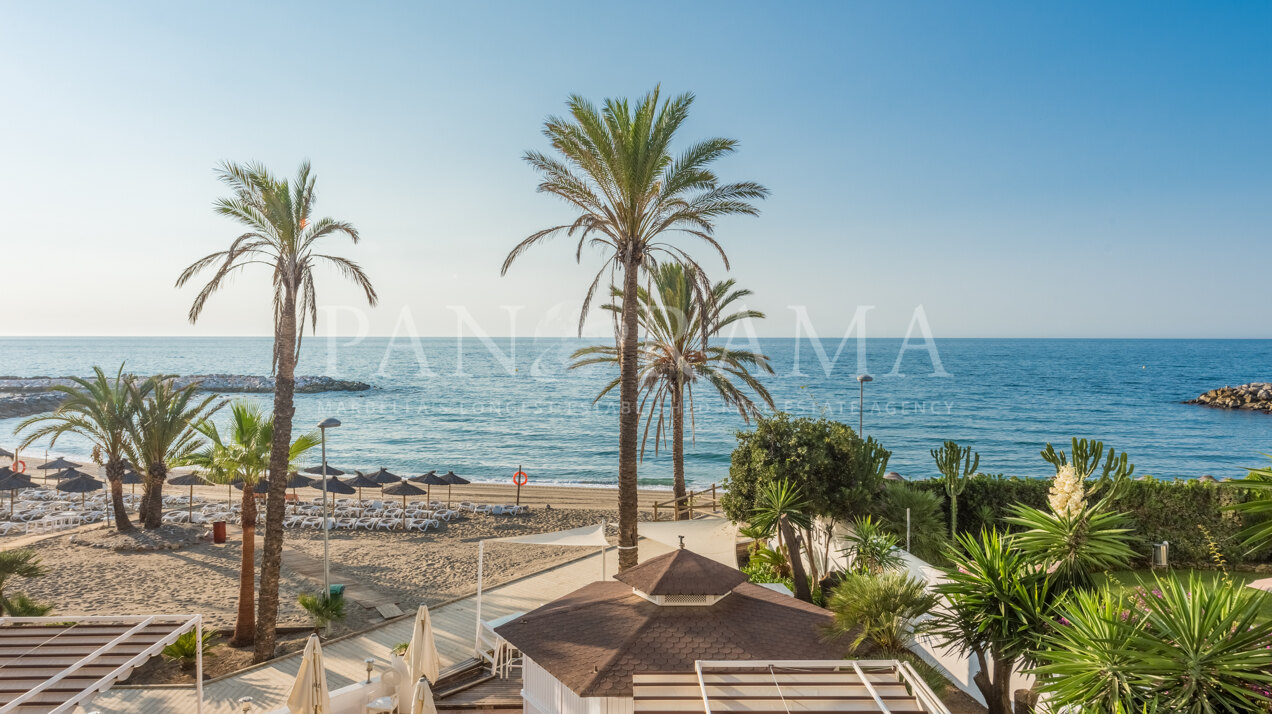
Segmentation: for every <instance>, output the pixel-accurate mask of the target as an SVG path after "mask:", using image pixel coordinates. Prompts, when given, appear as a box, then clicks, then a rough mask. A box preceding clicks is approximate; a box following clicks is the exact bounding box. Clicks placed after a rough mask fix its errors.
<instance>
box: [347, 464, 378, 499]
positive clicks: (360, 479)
mask: <svg viewBox="0 0 1272 714" xmlns="http://www.w3.org/2000/svg"><path fill="white" fill-rule="evenodd" d="M345 484H346V485H347V486H351V487H353V488H356V489H358V505H359V506H361V505H362V489H364V488H383V487H384V484H381V483H376V482H375V481H372V480H371V479H369V478H367V475H366V474H364V473H362V472H361V471H359V472H358V475H357V476H354V477H353V478H351V479H349V480H348V481H345Z"/></svg>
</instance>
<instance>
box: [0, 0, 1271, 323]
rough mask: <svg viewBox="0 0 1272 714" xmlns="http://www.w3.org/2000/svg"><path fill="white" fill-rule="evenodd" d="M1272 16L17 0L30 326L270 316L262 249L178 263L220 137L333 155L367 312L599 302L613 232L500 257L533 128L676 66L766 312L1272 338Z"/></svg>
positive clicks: (535, 144)
mask: <svg viewBox="0 0 1272 714" xmlns="http://www.w3.org/2000/svg"><path fill="white" fill-rule="evenodd" d="M1269 38H1272V4H1269V3H1266V2H1232V3H1209V4H1203V3H1176V2H1165V3H1163V2H1133V3H1076V2H1075V3H1051V4H1048V5H1045V6H1044V5H1042V4H1038V3H1020V2H1003V3H944V2H906V3H897V2H833V3H825V4H823V5H821V6H815V5H812V4H808V5H802V6H800V7H798V8H796V7H794V6H781V5H775V4H772V3H690V4H686V3H666V4H663V3H656V2H641V3H624V4H616V3H597V2H586V3H585V2H580V3H569V4H566V3H560V4H540V3H502V4H500V3H487V4H480V5H478V4H472V3H446V4H445V5H444V6H442V7H420V6H419V4H417V3H402V4H400V5H394V4H389V3H378V4H361V3H358V4H354V3H330V4H329V3H314V2H305V3H295V4H287V5H283V4H267V3H259V4H258V3H234V2H209V3H201V4H198V5H195V4H194V3H171V2H163V3H158V2H157V3H152V4H138V3H122V2H121V3H109V4H107V3H5V4H4V5H3V7H2V8H0V97H2V98H0V246H2V247H3V251H2V253H0V254H2V255H3V258H4V262H5V274H6V277H5V286H6V287H5V289H4V290H3V291H2V292H0V295H2V297H0V307H2V308H3V314H4V319H3V321H0V333H3V334H11V335H14V334H16V335H23V334H67V335H75V334H107V335H113V334H125V335H126V334H138V335H154V334H174V335H222V334H267V333H268V332H269V310H268V307H267V306H268V302H267V301H268V295H267V292H266V288H265V286H266V284H267V281H268V278H267V276H266V275H265V274H263V273H256V274H252V275H249V276H245V277H244V278H242V279H240V280H239V281H238V282H237V283H236V284H235V285H234V286H233V287H232V288H231V289H230V290H229V291H228V292H226V293H224V294H223V295H221V296H220V297H218V298H216V299H215V301H214V302H213V303H212V304H211V307H210V308H209V310H208V312H207V314H206V317H205V318H204V319H203V321H202V322H201V323H200V324H199V325H197V326H190V325H188V324H187V323H186V322H185V319H184V316H185V311H186V308H187V307H188V304H189V300H190V298H191V297H192V292H191V291H189V290H186V291H177V290H175V289H174V288H173V287H172V283H173V279H174V278H175V277H176V276H177V274H178V273H179V271H180V270H181V269H182V268H183V267H184V266H185V265H186V264H188V263H189V262H191V261H192V260H194V259H195V258H197V257H199V256H201V255H203V254H205V253H208V252H211V251H213V250H215V249H218V248H221V247H223V246H225V245H226V244H228V242H229V240H230V239H231V238H232V237H233V236H234V235H236V233H235V226H234V225H233V224H231V223H229V222H228V221H226V220H224V219H221V218H218V217H216V216H214V215H212V213H211V210H210V205H211V202H212V200H213V199H214V198H215V197H216V196H218V195H220V193H221V189H220V186H219V184H218V183H217V182H216V181H215V179H214V177H213V173H212V168H213V166H214V165H215V164H216V163H217V162H219V161H221V160H224V159H232V160H260V161H263V162H265V163H267V164H268V165H270V166H271V167H274V168H275V170H276V171H279V172H282V173H287V174H290V173H291V172H292V171H293V170H294V167H295V166H296V165H297V163H298V162H299V161H300V160H301V159H302V158H305V157H308V158H310V159H311V160H312V161H313V162H314V165H315V168H316V170H317V172H318V175H319V190H320V195H321V200H320V203H319V208H320V212H321V213H324V214H328V215H332V216H336V217H339V218H344V219H347V220H350V221H352V222H354V223H355V224H356V225H357V226H359V228H360V229H361V230H362V232H363V235H364V237H365V241H364V243H363V244H362V245H359V246H357V247H351V246H346V245H340V246H338V247H337V249H338V250H339V251H341V252H342V253H344V254H345V255H348V256H350V257H353V258H355V259H357V260H359V261H360V262H361V263H362V264H363V265H364V266H365V267H366V269H367V270H368V271H369V272H370V273H371V275H372V277H373V279H374V280H375V282H376V284H377V285H378V286H379V288H380V290H381V294H382V296H383V306H382V307H380V308H378V309H376V310H374V311H370V312H368V313H367V317H368V323H367V327H368V329H369V330H370V332H371V333H372V334H381V335H383V334H390V333H392V332H393V331H394V330H395V325H398V322H399V320H400V319H402V317H403V314H404V313H403V310H404V309H407V310H409V315H410V317H411V319H412V320H413V322H414V324H415V326H416V329H417V330H418V331H419V333H420V334H425V335H448V334H454V333H455V331H456V330H457V324H458V323H457V317H456V313H455V312H454V311H452V310H449V309H447V306H449V305H463V306H465V307H466V308H467V309H468V310H469V312H470V313H471V314H472V315H473V316H474V318H475V319H476V320H477V321H478V322H479V323H480V324H481V325H482V326H483V329H485V330H486V331H487V332H489V333H491V334H507V333H508V332H509V330H510V329H515V330H516V332H517V333H519V334H571V332H572V326H573V324H574V316H575V314H576V310H577V307H578V305H579V302H580V298H581V295H582V293H583V290H584V288H585V286H586V283H587V281H588V280H589V279H590V276H591V275H592V273H593V272H594V270H595V266H596V258H595V257H594V256H593V257H592V258H590V259H588V258H585V261H584V265H583V266H577V265H575V264H574V261H573V251H572V246H571V245H569V244H568V243H567V242H565V241H561V242H558V243H553V244H549V245H548V246H545V247H543V248H540V249H538V250H536V251H535V252H534V253H533V254H531V255H530V256H529V257H528V258H527V259H526V260H525V261H524V262H522V263H521V264H519V265H518V266H516V267H515V268H514V270H513V272H512V274H511V275H510V276H508V277H506V278H500V277H499V272H498V271H499V264H500V262H501V260H502V258H503V256H504V254H505V253H506V251H507V250H508V249H509V248H510V247H511V246H512V245H513V244H515V242H516V241H517V240H519V239H520V238H521V237H523V236H524V235H526V234H527V233H529V232H531V231H532V230H534V229H537V228H539V227H542V226H545V225H549V224H551V223H552V222H555V221H558V220H560V219H561V218H562V217H564V216H565V215H566V213H565V208H564V207H563V206H562V205H561V204H559V203H557V202H556V201H554V200H553V199H551V198H548V197H546V196H542V195H538V194H536V193H535V191H534V186H535V176H534V174H533V173H532V172H531V171H530V170H529V169H528V168H527V167H526V166H525V165H524V164H523V163H522V161H521V159H520V155H521V153H522V152H523V151H524V150H526V149H530V148H543V147H544V141H543V140H542V138H541V136H540V134H539V130H540V127H541V125H542V122H543V119H544V118H545V117H546V116H547V115H549V114H552V113H557V112H559V111H560V110H561V108H562V104H563V101H564V100H565V98H566V96H567V95H568V94H569V93H571V92H577V93H580V94H583V95H585V96H589V97H593V98H596V99H600V98H603V97H606V96H615V95H628V96H635V95H638V94H640V93H642V92H644V91H646V90H648V89H649V88H651V87H653V86H654V85H655V84H657V83H662V86H663V88H664V91H666V92H671V93H675V92H681V91H693V92H695V93H696V94H697V96H698V100H697V104H696V105H695V109H694V112H693V116H692V119H691V121H690V123H689V124H688V126H687V127H686V128H685V130H684V138H685V139H686V140H690V139H695V138H699V137H704V136H708V135H723V136H728V137H732V138H735V139H738V140H740V141H741V150H740V152H739V153H738V154H737V155H736V156H734V157H731V158H729V159H728V160H726V161H724V162H722V163H721V164H720V166H719V171H720V173H721V174H722V175H723V176H724V177H725V178H727V179H750V180H756V181H760V182H762V183H764V184H766V185H767V186H769V187H770V188H771V189H772V191H773V195H772V198H771V199H770V200H769V201H767V202H765V204H764V206H763V209H764V213H763V215H762V216H761V217H760V218H758V219H736V220H728V221H725V222H724V223H723V224H722V225H721V226H720V236H721V239H722V241H723V242H724V244H725V245H726V246H727V248H728V251H729V253H730V256H731V258H732V260H733V264H734V269H733V271H732V277H734V278H736V279H737V280H738V281H739V283H740V284H742V285H744V286H746V287H749V288H751V289H753V290H754V291H755V293H756V296H755V299H754V301H753V303H752V306H753V307H756V308H759V309H762V310H765V311H767V312H768V313H769V315H770V317H769V319H768V320H766V321H764V322H763V323H761V324H759V325H757V331H758V332H759V333H760V334H761V335H773V336H786V335H791V334H793V332H794V326H795V320H794V313H793V312H792V311H791V310H790V309H789V308H788V306H791V305H802V306H806V307H807V310H808V314H809V316H810V318H811V320H812V322H813V323H814V325H815V326H816V329H817V330H818V332H819V333H820V334H821V335H822V336H835V337H837V336H839V335H842V333H843V330H844V329H845V328H846V327H847V325H848V323H849V321H850V319H851V317H852V315H853V312H854V308H855V306H856V305H859V304H866V305H875V306H877V307H876V309H875V310H873V311H872V312H870V313H869V323H868V328H869V331H870V334H872V335H878V336H888V335H891V336H895V335H899V334H902V333H904V331H905V329H906V326H907V324H908V323H909V321H910V317H911V314H912V313H913V311H914V309H915V307H916V306H918V305H923V306H924V309H925V310H926V314H927V317H928V320H929V322H930V324H931V326H932V329H933V331H934V333H935V334H936V335H937V336H938V337H940V336H949V337H956V336H987V337H1000V336H1006V337H1010V336H1044V337H1045V336H1058V337H1059V336H1092V337H1105V336H1126V337H1152V336H1160V337H1272V321H1269V318H1268V314H1269V313H1268V302H1269V301H1268V288H1267V285H1266V280H1267V270H1266V266H1267V264H1268V260H1269V258H1270V257H1272V40H1270V39H1269ZM704 255H705V253H704ZM708 265H711V266H714V269H715V271H716V272H717V273H718V274H723V271H722V268H721V267H720V266H719V265H718V263H715V262H711V261H709V262H708ZM320 296H321V297H322V298H323V300H324V301H325V302H328V303H330V304H335V305H355V304H357V303H356V301H355V299H354V294H353V293H352V292H351V291H350V290H348V289H346V288H344V287H343V285H342V284H341V282H340V280H339V279H337V278H335V276H329V277H328V278H327V279H326V280H325V283H324V285H323V287H322V288H321V292H320ZM503 305H524V306H525V307H524V308H523V309H522V310H521V311H520V312H519V313H518V320H517V323H516V326H515V328H510V327H509V321H508V318H507V313H506V312H504V311H503V310H502V309H501V308H500V306H503ZM357 326H358V325H357V324H356V321H355V320H354V318H353V317H352V315H351V314H350V313H344V314H342V315H341V316H340V317H339V319H338V320H335V321H334V322H332V323H329V324H326V325H324V326H323V328H321V330H320V331H325V330H328V329H331V330H335V331H337V332H342V333H348V332H352V331H354V330H355V329H356V328H357Z"/></svg>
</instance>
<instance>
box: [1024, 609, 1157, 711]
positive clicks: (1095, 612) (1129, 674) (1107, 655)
mask: <svg viewBox="0 0 1272 714" xmlns="http://www.w3.org/2000/svg"><path fill="white" fill-rule="evenodd" d="M1059 622H1060V626H1058V627H1056V628H1054V630H1053V631H1052V633H1051V634H1049V635H1048V636H1047V638H1046V642H1045V644H1044V646H1043V647H1042V649H1041V650H1039V652H1038V659H1039V660H1040V661H1041V662H1042V664H1041V665H1040V666H1039V667H1037V668H1036V669H1034V670H1033V674H1034V675H1035V676H1037V678H1038V689H1039V690H1040V691H1043V692H1046V693H1047V694H1048V695H1049V696H1050V697H1051V700H1050V701H1052V702H1054V703H1055V704H1056V705H1057V706H1058V707H1062V706H1072V707H1075V708H1077V709H1078V710H1080V711H1101V712H1119V713H1122V714H1131V713H1132V712H1135V711H1136V708H1137V704H1138V702H1139V700H1140V699H1141V698H1142V697H1141V696H1140V693H1139V692H1138V691H1137V688H1138V687H1139V686H1140V684H1139V683H1140V681H1141V680H1140V676H1139V675H1138V674H1137V669H1138V662H1139V657H1138V656H1137V655H1136V653H1135V652H1133V651H1132V650H1131V643H1132V642H1133V641H1134V639H1135V637H1136V636H1137V633H1138V632H1139V631H1140V630H1142V629H1143V628H1144V617H1143V613H1142V612H1139V611H1137V610H1135V609H1134V601H1133V600H1132V599H1131V598H1129V597H1127V596H1126V595H1125V593H1123V592H1121V591H1117V592H1113V591H1110V590H1109V589H1107V588H1105V589H1103V590H1100V591H1078V592H1075V593H1074V594H1073V595H1072V597H1071V598H1070V599H1069V600H1068V601H1067V602H1066V603H1065V604H1064V605H1062V606H1061V608H1060V620H1059Z"/></svg>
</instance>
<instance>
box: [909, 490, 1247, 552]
mask: <svg viewBox="0 0 1272 714" xmlns="http://www.w3.org/2000/svg"><path fill="white" fill-rule="evenodd" d="M910 484H911V485H912V486H914V487H915V488H917V489H920V490H923V491H929V492H932V493H936V494H937V495H939V496H940V497H941V499H942V510H943V512H944V515H945V518H946V520H947V521H948V520H949V515H950V514H949V501H948V500H947V499H946V496H945V487H944V485H943V483H942V482H941V481H939V480H927V481H911V482H910ZM1050 488H1051V480H1050V479H1032V478H1019V477H1016V476H1009V477H1004V476H989V475H985V474H977V475H976V476H973V477H971V478H969V479H968V482H967V488H966V489H965V490H964V491H963V493H962V494H961V495H960V496H959V497H958V520H959V523H958V526H959V530H960V531H970V532H978V531H979V530H980V529H981V528H983V527H997V528H999V529H1005V528H1006V527H1007V526H1006V524H1005V523H1003V522H1002V518H1003V516H1004V515H1006V514H1007V511H1008V509H1009V507H1010V506H1012V505H1013V504H1017V503H1022V504H1025V505H1027V506H1033V507H1034V508H1040V509H1044V510H1045V509H1047V508H1048V506H1047V492H1048V490H1050ZM1254 497H1255V494H1254V493H1252V492H1251V491H1249V490H1247V489H1242V488H1239V487H1234V486H1231V485H1228V484H1223V483H1207V482H1203V481H1197V480H1193V479H1187V480H1184V479H1180V480H1178V481H1161V480H1157V479H1153V478H1148V479H1145V480H1143V481H1131V482H1129V483H1127V484H1126V489H1125V491H1124V492H1123V493H1122V494H1121V495H1120V496H1119V497H1118V498H1117V499H1116V500H1115V501H1114V503H1113V507H1114V508H1115V509H1117V510H1119V511H1123V512H1125V513H1127V514H1129V515H1130V517H1131V519H1132V520H1133V521H1134V523H1135V529H1136V530H1135V533H1134V536H1135V541H1136V542H1135V543H1134V548H1135V551H1136V552H1137V553H1139V554H1141V556H1142V560H1141V561H1140V564H1143V563H1147V562H1148V558H1149V548H1150V546H1151V544H1153V543H1157V542H1160V541H1163V540H1164V541H1168V542H1169V543H1170V560H1171V564H1172V565H1180V566H1194V567H1213V566H1214V562H1213V560H1212V558H1211V555H1210V541H1209V539H1213V540H1214V543H1215V544H1216V545H1217V546H1218V547H1219V549H1220V552H1221V553H1222V554H1223V557H1224V558H1225V559H1226V560H1227V562H1228V564H1229V565H1233V566H1236V565H1246V566H1248V565H1254V564H1258V563H1266V562H1268V560H1269V558H1270V557H1272V548H1266V549H1263V550H1261V551H1257V552H1254V553H1249V552H1247V551H1246V549H1245V548H1244V547H1243V546H1242V545H1241V539H1240V538H1238V537H1237V534H1238V533H1239V532H1240V531H1241V530H1242V529H1244V528H1246V527H1248V526H1250V525H1252V524H1253V523H1255V520H1254V519H1253V518H1251V517H1249V516H1245V515H1242V514H1238V513H1233V512H1231V511H1224V510H1222V507H1223V506H1228V505H1231V504H1234V503H1241V502H1244V501H1246V500H1249V499H1251V498H1254Z"/></svg>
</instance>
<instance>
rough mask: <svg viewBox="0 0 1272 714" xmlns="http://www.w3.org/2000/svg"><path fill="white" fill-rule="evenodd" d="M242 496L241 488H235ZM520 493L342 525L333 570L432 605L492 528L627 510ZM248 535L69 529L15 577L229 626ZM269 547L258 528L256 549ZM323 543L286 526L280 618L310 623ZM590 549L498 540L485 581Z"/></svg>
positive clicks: (483, 488)
mask: <svg viewBox="0 0 1272 714" xmlns="http://www.w3.org/2000/svg"><path fill="white" fill-rule="evenodd" d="M36 480H37V482H38V481H39V480H40V479H39V478H38V477H37V479H36ZM125 488H127V487H125ZM188 490H189V489H188V488H179V487H171V486H170V487H168V488H166V489H165V493H171V494H184V493H187V492H188ZM514 492H515V487H513V486H512V485H511V484H510V485H509V486H507V487H502V486H496V485H480V484H475V485H470V486H462V487H455V488H454V489H453V496H452V497H453V500H454V502H455V503H458V502H459V501H460V500H474V501H479V502H482V503H506V502H512V501H513V500H514V499H515V495H514ZM195 493H196V494H197V495H201V496H204V497H206V498H209V499H216V500H222V499H225V497H226V489H225V488H224V487H197V488H195ZM316 494H317V491H315V490H313V489H302V490H301V492H300V496H301V498H302V499H303V498H311V497H315V496H316ZM240 495H241V494H240V493H239V492H237V491H235V493H234V497H235V498H236V499H237V498H238V497H239V496H240ZM372 496H373V494H371V493H369V492H368V493H365V494H364V497H366V498H368V499H370V498H372ZM668 497H669V494H668V493H667V492H665V491H648V492H642V493H641V495H640V505H641V510H642V518H648V517H649V514H650V512H651V509H650V506H651V504H652V503H653V502H654V501H655V500H665V499H667V498H668ZM433 498H434V499H441V500H443V501H444V500H445V499H446V489H445V488H444V487H442V488H437V487H435V488H434V491H433ZM521 502H522V503H523V504H527V505H529V506H530V508H531V510H530V512H529V513H528V514H525V515H521V516H489V515H474V514H470V513H467V514H465V515H463V516H461V517H459V518H457V519H456V520H452V521H451V522H450V523H443V524H442V526H441V528H440V530H436V531H428V532H427V533H423V534H421V533H414V532H413V533H409V534H408V533H402V532H386V531H378V532H369V531H356V532H355V531H332V533H331V537H330V550H331V569H332V581H333V582H337V583H339V582H344V583H354V582H356V583H359V584H360V586H361V587H364V588H370V589H372V590H373V591H375V592H376V593H380V594H383V595H385V596H387V599H389V600H390V601H393V602H396V603H397V604H398V605H399V607H401V608H402V610H403V611H409V610H410V609H411V608H413V607H415V606H417V605H419V604H421V603H423V604H428V605H430V606H433V605H437V604H439V603H441V602H445V601H448V600H452V599H455V598H458V597H462V596H465V595H468V594H471V593H472V592H474V591H475V589H476V580H477V562H476V556H477V547H478V541H480V540H482V539H487V538H501V537H507V536H515V535H523V534H528V533H541V532H548V531H554V530H561V529H566V528H577V527H580V526H585V525H590V524H594V523H598V522H599V521H600V520H601V519H602V518H609V519H610V520H611V521H613V520H614V519H616V517H617V491H616V490H615V489H603V488H565V487H552V486H530V487H526V488H523V489H522V497H521ZM262 517H263V516H262ZM98 528H100V526H99V527H98ZM240 537H241V531H239V530H238V529H237V528H236V527H233V526H231V528H230V533H229V540H228V542H227V543H225V544H222V545H215V544H213V543H211V542H202V543H199V544H196V545H191V546H187V547H184V548H182V549H180V550H177V551H154V552H141V553H138V552H116V551H111V550H106V549H102V548H95V547H90V546H87V545H83V544H80V543H75V542H73V540H74V539H73V537H72V536H71V535H70V534H61V535H57V536H53V537H50V538H48V539H45V540H40V541H38V542H36V543H34V544H31V545H29V546H26V547H29V548H31V549H33V550H35V551H36V552H37V553H38V554H39V555H40V557H41V558H42V560H43V563H44V566H45V569H46V570H47V575H46V576H44V577H41V578H35V579H31V580H25V581H15V582H14V583H13V584H12V585H10V587H12V588H14V589H15V590H21V591H25V592H27V593H28V594H29V595H31V596H32V597H34V598H35V599H37V600H39V601H43V602H48V603H52V604H53V605H54V608H55V609H54V612H56V613H57V614H68V615H69V614H101V613H103V612H110V613H118V614H139V613H193V612H197V613H201V614H203V615H204V617H205V618H206V619H207V620H208V621H209V622H210V623H211V624H212V625H213V626H215V627H223V628H228V627H230V626H231V625H232V623H233V620H234V617H235V609H236V606H237V593H238V568H239V557H240V552H241V551H240ZM9 542H14V541H12V540H9V541H8V542H6V541H5V540H0V548H7V547H10V546H9V545H8V543H9ZM261 546H262V538H261V535H260V530H259V529H258V535H257V556H258V559H259V555H260V552H261ZM322 548H323V546H322V534H321V531H318V530H313V529H309V530H288V531H287V536H286V540H285V544H284V567H283V580H282V586H281V597H280V603H279V605H280V614H281V617H280V625H282V626H304V625H307V624H308V620H307V617H306V615H305V613H304V611H303V610H301V609H300V607H299V606H298V605H297V604H296V597H297V595H298V594H300V593H302V592H314V591H317V590H319V589H320V588H321V585H320V583H318V582H316V581H314V580H312V579H310V578H307V577H304V576H303V575H299V574H297V573H296V572H293V571H292V570H290V569H289V568H288V567H287V563H288V558H289V553H297V554H301V555H302V556H308V557H309V558H313V559H321V557H322ZM580 555H582V553H580V551H579V549H575V548H561V547H543V546H524V545H500V544H494V545H490V546H488V547H487V550H486V561H485V573H486V582H487V583H488V584H490V585H495V584H498V583H500V582H506V581H508V580H512V579H515V578H518V577H521V576H523V575H527V574H529V573H532V572H535V571H538V570H542V569H544V568H547V567H551V566H552V565H556V564H558V563H561V562H564V561H566V560H569V559H572V558H575V557H578V556H580ZM258 562H259V560H258ZM382 620H383V618H382V617H381V616H380V614H379V613H378V612H376V610H374V609H369V608H364V607H361V606H358V605H356V604H354V603H350V604H349V607H348V617H347V618H346V620H345V622H344V623H343V624H342V625H341V626H340V627H339V631H353V630H361V629H365V628H366V627H369V626H371V625H374V624H375V623H377V622H380V621H382Z"/></svg>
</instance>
